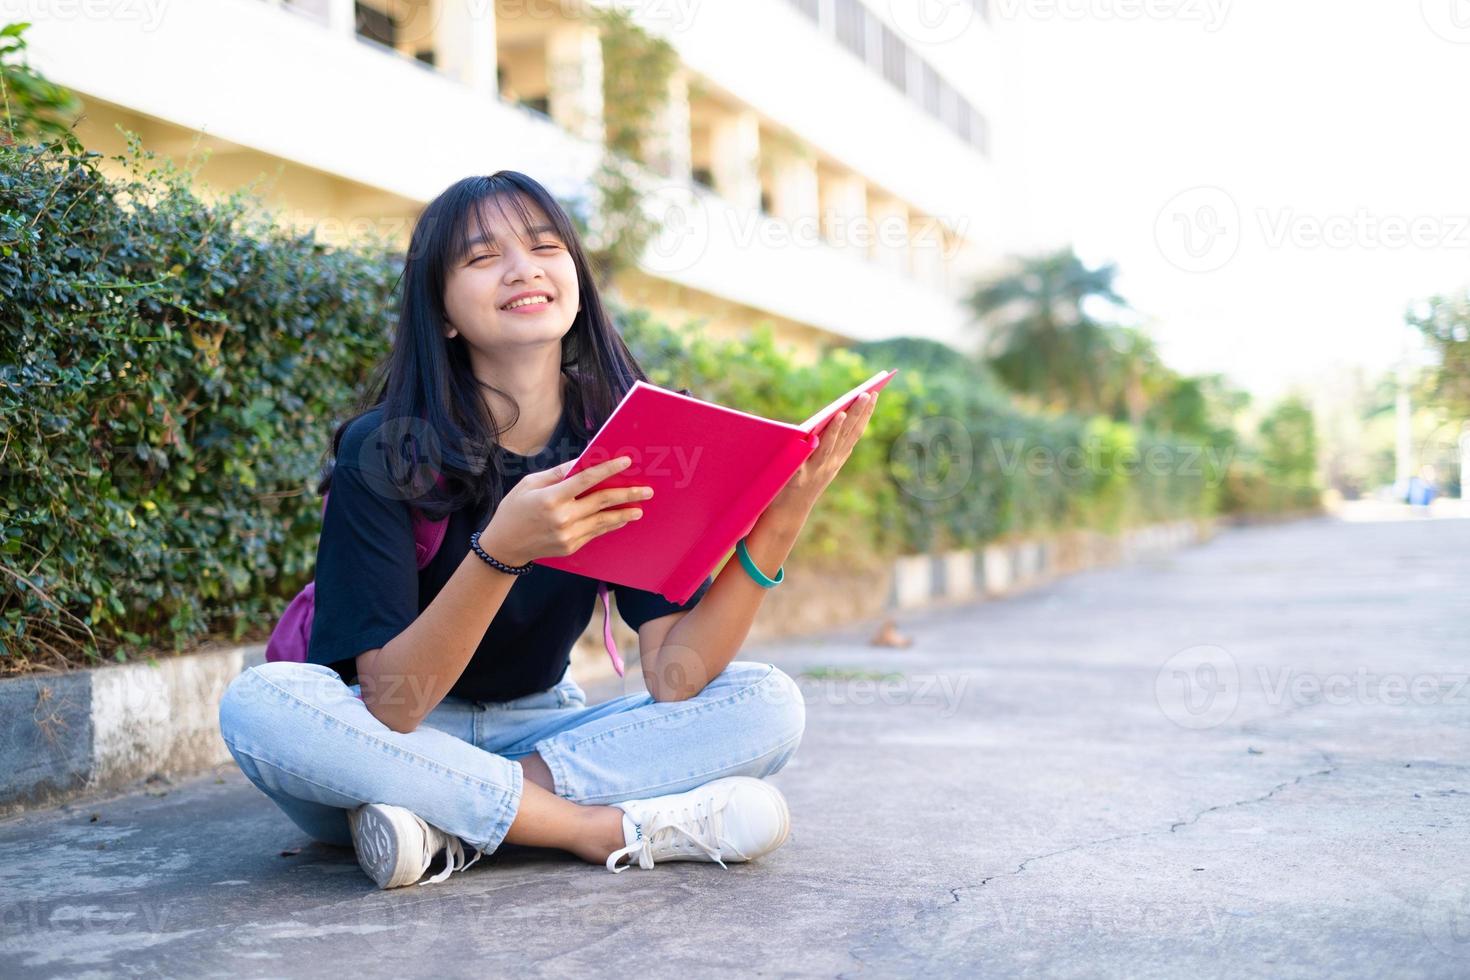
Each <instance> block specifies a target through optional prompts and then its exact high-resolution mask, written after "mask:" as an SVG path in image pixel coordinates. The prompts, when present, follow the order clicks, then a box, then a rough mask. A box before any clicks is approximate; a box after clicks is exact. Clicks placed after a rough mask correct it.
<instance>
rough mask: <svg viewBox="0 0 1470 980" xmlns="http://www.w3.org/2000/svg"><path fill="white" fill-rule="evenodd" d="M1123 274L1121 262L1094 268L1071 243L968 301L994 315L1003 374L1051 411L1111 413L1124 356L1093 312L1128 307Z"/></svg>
mask: <svg viewBox="0 0 1470 980" xmlns="http://www.w3.org/2000/svg"><path fill="white" fill-rule="evenodd" d="M1116 276H1117V267H1116V266H1114V265H1112V264H1108V265H1102V266H1098V267H1096V268H1089V267H1088V266H1087V265H1085V264H1084V263H1083V262H1082V261H1081V260H1080V259H1079V258H1077V255H1076V253H1074V252H1073V251H1072V249H1071V248H1065V249H1062V250H1060V251H1058V252H1054V253H1052V254H1050V255H1043V256H1040V257H1036V258H1029V259H1022V260H1020V261H1019V265H1018V268H1017V269H1016V270H1015V271H1014V272H1010V273H1008V274H1005V275H1002V276H999V277H997V278H995V279H992V280H990V281H988V282H983V283H981V284H980V285H979V286H977V287H976V288H975V291H974V292H973V293H972V294H971V295H970V296H969V297H968V299H967V300H966V303H967V305H968V306H969V307H970V308H971V309H972V310H973V311H974V312H975V314H976V316H977V317H980V318H981V319H982V320H984V319H988V320H989V324H990V326H991V335H990V339H989V342H988V344H987V345H986V346H987V351H986V352H987V354H988V356H989V361H990V364H991V366H992V368H993V369H994V370H995V373H996V374H997V375H998V376H999V377H1000V379H1001V380H1002V381H1004V382H1005V383H1006V385H1008V386H1009V387H1010V388H1011V389H1012V390H1013V391H1016V392H1019V393H1021V394H1024V395H1030V396H1032V397H1034V398H1036V399H1037V400H1038V401H1039V402H1040V403H1041V404H1042V405H1043V406H1044V407H1046V408H1049V409H1053V410H1064V409H1071V410H1074V411H1082V412H1088V413H1101V412H1111V411H1112V409H1113V408H1114V407H1115V406H1114V404H1113V399H1114V396H1115V393H1116V391H1117V387H1118V383H1117V378H1116V372H1117V369H1118V367H1119V366H1120V363H1119V357H1120V355H1119V352H1118V350H1117V348H1115V347H1114V345H1113V342H1112V339H1113V338H1112V336H1111V334H1110V329H1109V327H1107V326H1105V325H1104V324H1103V323H1102V322H1100V321H1099V320H1097V319H1096V318H1095V317H1094V314H1093V312H1092V309H1093V308H1096V307H1098V306H1104V307H1108V306H1111V307H1114V308H1124V307H1126V305H1127V304H1126V303H1125V302H1124V301H1123V298H1122V297H1121V296H1119V295H1118V293H1117V291H1116V290H1115V289H1114V288H1113V280H1114V278H1115V277H1116Z"/></svg>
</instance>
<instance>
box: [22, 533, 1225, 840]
mask: <svg viewBox="0 0 1470 980" xmlns="http://www.w3.org/2000/svg"><path fill="white" fill-rule="evenodd" d="M1214 527H1215V525H1214V524H1213V523H1212V522H1210V521H1198V522H1197V521H1173V522H1170V523H1167V524H1154V525H1148V526H1146V527H1141V528H1136V529H1134V530H1132V531H1129V532H1127V533H1125V534H1122V535H1108V534H1102V533H1100V532H1083V531H1077V532H1069V533H1068V534H1063V535H1058V536H1056V537H1053V538H1038V539H1028V540H1023V541H1015V542H1010V543H1005V544H992V545H987V546H985V547H983V548H977V549H974V550H966V551H950V552H944V553H940V554H934V555H910V556H905V557H900V558H897V559H895V560H894V562H893V565H892V575H891V585H890V587H889V591H888V597H887V600H886V602H885V605H884V610H885V612H893V611H898V610H911V609H917V608H921V607H924V606H929V605H938V604H943V603H951V602H956V601H976V600H983V599H989V598H994V597H999V596H1005V595H1010V594H1013V593H1015V592H1018V591H1021V590H1023V589H1026V588H1029V587H1031V586H1034V585H1038V584H1041V583H1042V582H1045V581H1047V580H1049V579H1051V578H1054V577H1056V576H1058V575H1061V574H1066V573H1069V572H1073V571H1081V570H1083V569H1086V568H1096V567H1100V566H1104V565H1114V564H1119V563H1121V562H1126V561H1130V560H1134V559H1138V558H1146V557H1149V556H1150V555H1155V554H1161V553H1165V552H1168V551H1173V550H1175V549H1177V548H1180V547H1183V546H1185V545H1188V544H1194V543H1196V542H1198V541H1202V540H1205V539H1207V538H1208V537H1210V536H1211V535H1212V534H1213V533H1214ZM829 625H839V623H836V622H834V623H831V624H829ZM614 630H615V633H616V636H617V641H618V645H619V647H620V648H621V649H623V650H625V651H629V652H632V651H634V650H636V648H637V634H636V633H635V632H633V631H632V630H631V629H629V628H627V627H626V626H625V625H624V624H623V623H622V622H621V621H619V620H617V617H616V614H614ZM627 659H628V661H629V667H630V668H632V667H633V666H634V665H635V664H636V660H635V659H634V657H632V656H629V657H627ZM264 661H265V645H264V644H255V645H252V646H240V647H231V648H227V649H221V650H212V651H206V652H202V653H195V654H186V655H183V656H178V657H167V658H164V659H161V660H158V661H155V662H152V663H136V664H123V665H120V666H110V667H98V668H94V669H91V670H79V671H74V672H69V673H57V674H41V675H33V676H23V677H17V678H12V679H9V680H0V818H3V817H8V816H11V815H14V814H15V813H18V812H22V811H25V810H30V809H35V808H39V807H44V806H52V805H56V804H59V803H63V802H66V801H68V800H72V799H76V798H78V797H82V796H89V795H93V794H99V793H104V792H109V791H116V790H119V789H122V788H123V787H125V786H127V785H129V784H131V783H134V782H136V781H137V780H140V779H145V778H148V777H151V776H155V775H157V776H165V777H168V776H181V775H188V774H193V773H197V772H200V771H202V770H205V769H208V768H209V767H211V766H214V765H218V764H220V763H223V762H228V761H230V759H231V756H230V753H229V750H228V749H227V748H226V747H225V743H224V740H223V739H222V738H221V737H220V734H219V702H220V698H221V697H222V696H223V695H224V692H225V689H226V688H227V687H229V685H230V682H231V681H233V680H234V679H235V677H236V676H238V675H239V674H240V672H241V671H243V670H246V669H247V668H249V667H253V666H255V665H256V664H259V663H263V662H264ZM570 673H571V676H572V678H573V679H574V680H576V681H577V682H578V683H579V684H581V685H583V686H584V687H587V686H589V685H597V684H603V683H605V682H607V681H609V680H614V681H615V680H617V675H616V674H614V673H613V670H612V667H611V666H610V664H609V663H608V659H607V655H606V653H605V652H604V651H603V646H602V611H601V604H600V603H599V604H598V608H596V609H594V611H593V614H592V620H591V622H589V623H588V626H587V630H586V631H585V632H584V633H583V635H582V637H581V638H579V639H578V641H577V643H576V645H575V646H574V648H573V651H572V666H571V670H570Z"/></svg>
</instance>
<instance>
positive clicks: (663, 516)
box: [536, 370, 898, 603]
mask: <svg viewBox="0 0 1470 980" xmlns="http://www.w3.org/2000/svg"><path fill="white" fill-rule="evenodd" d="M897 373H898V372H897V371H896V370H894V371H879V372H878V373H877V374H875V375H873V376H872V377H871V378H869V379H868V380H867V381H864V382H863V383H862V384H860V385H858V386H857V387H856V388H853V389H852V390H851V391H849V392H847V393H846V394H844V395H842V396H840V397H839V398H836V399H835V400H833V401H832V403H831V404H829V405H827V406H826V407H825V408H823V409H822V410H821V411H819V412H817V413H816V414H815V415H813V416H812V417H811V418H809V419H807V420H806V421H805V422H802V423H801V424H799V425H796V424H792V423H790V422H777V421H774V420H772V419H768V418H763V417H761V416H759V415H752V414H750V413H749V412H741V411H738V410H736V409H733V408H726V407H725V406H724V405H717V404H715V403H714V402H708V401H704V400H703V399H699V398H694V397H691V396H689V395H681V394H679V393H678V392H677V391H670V390H668V389H667V388H661V387H659V386H658V385H652V384H649V383H648V382H646V381H638V382H635V383H634V385H633V387H632V388H631V389H629V390H628V393H627V394H626V395H624V396H623V400H622V401H621V402H619V403H618V407H617V408H616V409H615V410H614V411H613V413H612V415H610V416H609V417H608V420H607V421H606V422H604V423H603V425H602V428H600V429H598V430H597V432H596V433H595V434H594V435H593V437H592V440H591V441H590V442H588V444H587V447H586V448H585V449H584V450H583V451H582V454H581V455H580V456H578V457H577V461H576V462H575V463H573V464H572V468H571V469H570V470H569V471H568V472H567V477H571V476H572V475H574V474H576V473H580V472H581V471H582V470H585V469H588V468H589V467H592V466H596V465H597V464H599V463H605V462H607V461H608V460H609V459H613V458H616V457H618V456H630V457H632V460H633V461H632V462H631V463H630V464H629V465H628V467H627V469H624V470H623V471H621V472H619V473H614V474H613V475H612V476H610V477H608V478H607V479H605V480H603V481H602V482H601V483H599V484H597V485H596V486H595V487H592V488H591V489H589V490H587V491H586V493H584V494H582V495H581V496H583V497H585V496H587V494H590V493H596V492H598V491H600V490H606V489H609V488H612V487H631V486H649V487H653V496H652V497H651V498H649V499H648V500H640V501H635V502H632V503H628V504H619V505H618V506H619V507H641V508H643V517H642V518H640V519H639V520H636V521H633V522H632V523H630V524H625V525H624V526H622V527H620V528H618V529H617V530H615V531H608V532H605V533H603V534H600V535H598V536H597V537H595V538H593V539H592V540H591V541H588V542H587V543H586V544H584V545H583V546H582V547H581V548H579V549H577V550H576V551H574V552H573V553H572V554H570V555H557V556H554V557H549V558H537V559H536V564H538V565H546V566H548V567H550V568H560V569H563V570H565V571H568V572H576V573H577V574H578V575H585V576H587V577H588V578H593V579H598V580H599V581H603V582H610V583H612V584H613V585H627V586H631V587H633V588H635V589H643V590H645V591H648V592H657V593H658V594H659V595H661V596H663V597H664V598H665V599H668V600H669V601H670V602H676V603H683V602H684V601H686V600H687V599H688V598H689V597H690V596H692V595H693V594H694V591H695V590H696V589H698V588H699V586H700V584H701V583H702V582H703V581H704V579H705V576H706V575H708V574H709V573H710V572H711V571H712V570H713V569H714V567H715V565H716V564H717V563H718V562H719V560H720V559H721V558H723V557H725V555H727V554H729V552H730V550H731V549H732V548H734V547H735V544H736V542H738V541H739V540H740V539H741V538H743V537H744V536H745V535H747V534H749V533H750V530H751V528H753V527H755V522H756V521H757V520H758V519H759V518H760V516H761V514H762V513H763V512H764V511H765V509H766V507H767V506H769V505H770V503H771V501H772V500H774V499H776V495H777V494H778V493H780V492H781V489H782V488H783V487H785V486H786V484H787V483H788V482H789V481H790V480H791V477H792V476H793V475H795V473H796V471H797V470H798V469H800V468H801V464H802V463H804V462H806V460H807V457H809V456H810V455H811V454H812V453H813V452H814V451H815V450H816V446H815V445H813V437H815V436H818V435H820V434H821V433H822V431H823V430H824V429H826V427H827V424H828V423H829V422H830V421H831V420H832V418H833V417H834V416H835V415H836V414H837V413H838V412H840V411H842V410H843V409H845V408H847V407H848V406H849V405H851V404H852V403H853V402H854V401H856V400H857V396H858V395H860V394H862V393H863V392H865V391H869V392H876V391H879V390H880V389H882V388H883V386H884V385H886V384H888V382H889V380H890V379H891V378H892V377H893V376H894V375H895V374H897Z"/></svg>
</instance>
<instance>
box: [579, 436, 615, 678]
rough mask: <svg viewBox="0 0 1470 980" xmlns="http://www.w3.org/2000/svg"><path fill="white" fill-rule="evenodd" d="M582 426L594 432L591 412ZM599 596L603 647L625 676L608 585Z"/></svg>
mask: <svg viewBox="0 0 1470 980" xmlns="http://www.w3.org/2000/svg"><path fill="white" fill-rule="evenodd" d="M582 424H583V426H584V427H585V428H586V429H587V430H588V431H589V432H590V431H591V430H592V415H591V413H590V412H585V411H584V412H583V413H582ZM597 595H598V598H600V599H601V600H602V645H603V646H604V647H605V648H606V649H607V658H608V659H609V660H611V661H612V665H613V670H615V671H617V673H618V676H619V677H622V676H623V657H622V654H620V653H618V643H617V641H616V640H614V639H613V630H612V600H611V599H609V598H608V595H607V583H606V582H598V583H597Z"/></svg>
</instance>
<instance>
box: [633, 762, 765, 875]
mask: <svg viewBox="0 0 1470 980" xmlns="http://www.w3.org/2000/svg"><path fill="white" fill-rule="evenodd" d="M612 805H613V806H615V807H618V808H619V809H621V810H622V811H623V841H624V843H625V844H627V846H626V847H624V848H622V849H621V850H617V851H613V852H612V854H610V855H608V858H607V869H608V870H609V871H611V872H613V873H614V874H616V873H617V872H619V871H625V870H627V869H628V868H630V867H632V866H633V861H635V860H636V861H637V862H638V866H639V867H640V868H651V867H653V864H654V862H655V861H713V862H715V863H716V864H718V865H719V866H720V867H722V868H723V867H725V862H726V861H749V860H752V859H753V858H758V857H760V856H761V855H762V854H769V853H770V852H771V851H774V850H775V849H776V848H778V847H780V846H781V845H782V844H784V843H786V836H787V835H788V834H789V833H790V832H791V811H790V810H788V809H787V807H786V797H784V796H782V795H781V791H780V790H779V789H777V788H776V787H774V786H772V785H771V784H770V783H768V782H765V781H763V780H760V779H756V778H754V777H752V776H726V777H724V778H723V779H716V780H712V781H711V782H708V783H705V784H704V785H703V786H697V787H695V788H694V789H691V790H689V791H688V792H686V793H671V794H669V795H667V796H654V797H650V798H648V799H646V800H625V801H623V802H622V803H614V804H612ZM624 857H626V858H629V861H628V863H627V864H625V865H623V866H622V867H618V866H617V865H618V862H619V861H620V860H621V859H622V858H624Z"/></svg>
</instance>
